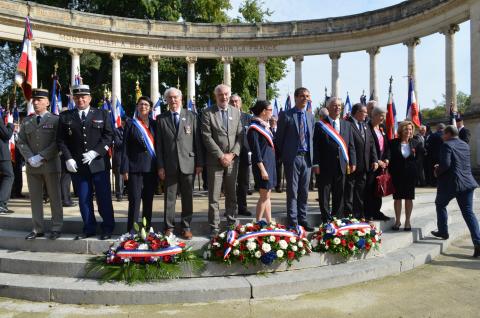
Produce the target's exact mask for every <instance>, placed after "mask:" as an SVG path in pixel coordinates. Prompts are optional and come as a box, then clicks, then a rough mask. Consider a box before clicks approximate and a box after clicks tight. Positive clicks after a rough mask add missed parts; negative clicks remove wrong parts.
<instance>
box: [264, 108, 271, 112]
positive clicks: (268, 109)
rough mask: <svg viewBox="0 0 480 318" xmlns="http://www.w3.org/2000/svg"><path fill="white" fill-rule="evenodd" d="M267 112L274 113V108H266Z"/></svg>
mask: <svg viewBox="0 0 480 318" xmlns="http://www.w3.org/2000/svg"><path fill="white" fill-rule="evenodd" d="M265 110H266V111H267V112H271V111H273V108H265Z"/></svg>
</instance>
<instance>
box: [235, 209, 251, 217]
mask: <svg viewBox="0 0 480 318" xmlns="http://www.w3.org/2000/svg"><path fill="white" fill-rule="evenodd" d="M238 214H239V215H244V216H252V215H253V214H252V212H250V211H248V210H245V211H239V212H238Z"/></svg>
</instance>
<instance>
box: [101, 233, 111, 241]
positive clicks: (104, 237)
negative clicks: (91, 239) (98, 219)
mask: <svg viewBox="0 0 480 318" xmlns="http://www.w3.org/2000/svg"><path fill="white" fill-rule="evenodd" d="M111 238H112V234H102V235H100V240H101V241H105V240H109V239H111Z"/></svg>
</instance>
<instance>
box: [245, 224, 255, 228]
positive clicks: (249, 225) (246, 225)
mask: <svg viewBox="0 0 480 318" xmlns="http://www.w3.org/2000/svg"><path fill="white" fill-rule="evenodd" d="M251 226H253V224H252V223H247V224H245V227H246V228H247V227H251Z"/></svg>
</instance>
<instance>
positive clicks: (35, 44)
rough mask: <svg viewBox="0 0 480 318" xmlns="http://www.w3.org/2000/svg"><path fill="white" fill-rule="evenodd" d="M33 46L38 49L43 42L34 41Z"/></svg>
mask: <svg viewBox="0 0 480 318" xmlns="http://www.w3.org/2000/svg"><path fill="white" fill-rule="evenodd" d="M31 46H32V49H34V50H36V49H39V48H40V46H42V44H41V43H38V42H35V41H32V42H31Z"/></svg>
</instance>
